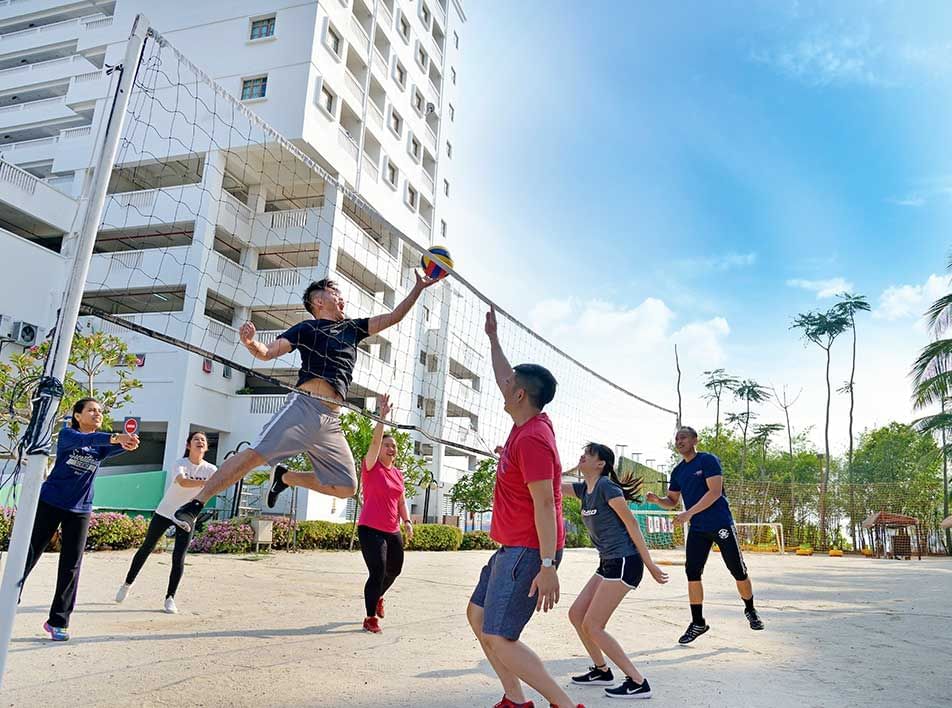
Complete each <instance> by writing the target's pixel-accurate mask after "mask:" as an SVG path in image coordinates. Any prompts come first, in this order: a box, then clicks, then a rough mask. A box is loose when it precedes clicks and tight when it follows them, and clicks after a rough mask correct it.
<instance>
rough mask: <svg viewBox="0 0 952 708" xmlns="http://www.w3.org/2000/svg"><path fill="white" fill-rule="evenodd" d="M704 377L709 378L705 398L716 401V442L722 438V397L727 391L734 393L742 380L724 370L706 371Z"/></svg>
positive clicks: (705, 386)
mask: <svg viewBox="0 0 952 708" xmlns="http://www.w3.org/2000/svg"><path fill="white" fill-rule="evenodd" d="M704 375H705V376H706V377H707V378H706V379H705V381H704V388H706V389H707V393H706V394H704V398H706V399H707V400H708V401H714V440H715V442H716V441H717V440H718V439H719V438H720V437H721V395H722V394H723V393H724V392H725V391H730V392H733V391H734V389H735V388H737V385H738V384H739V383H740V379H738V378H737V377H736V376H731V375H730V374H728V373H727V372H726V371H724V369H711V370H710V371H705V372H704Z"/></svg>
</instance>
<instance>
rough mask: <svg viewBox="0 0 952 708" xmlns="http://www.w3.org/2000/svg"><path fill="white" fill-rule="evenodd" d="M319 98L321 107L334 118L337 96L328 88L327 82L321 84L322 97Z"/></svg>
mask: <svg viewBox="0 0 952 708" xmlns="http://www.w3.org/2000/svg"><path fill="white" fill-rule="evenodd" d="M319 100H320V103H319V105H320V107H321V108H323V109H324V110H325V111H327V113H328V114H329V115H330V117H331V118H334V116H335V110H334V109H335V108H336V105H335V103H336V101H337V96H335V95H334V92H333V91H331V90H330V89H329V88H327V84H323V83H322V84H321V97H320V99H319Z"/></svg>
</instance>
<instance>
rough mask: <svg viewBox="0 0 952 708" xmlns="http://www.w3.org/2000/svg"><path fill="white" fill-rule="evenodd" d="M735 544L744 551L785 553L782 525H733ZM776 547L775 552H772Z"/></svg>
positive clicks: (753, 523) (764, 522) (759, 523)
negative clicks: (735, 535) (735, 536)
mask: <svg viewBox="0 0 952 708" xmlns="http://www.w3.org/2000/svg"><path fill="white" fill-rule="evenodd" d="M734 526H735V528H736V529H737V542H738V544H740V547H741V549H742V550H744V551H753V552H764V553H774V552H776V553H779V554H780V555H784V554H785V553H786V549H787V546H786V543H785V542H784V538H783V524H781V523H775V522H766V521H761V522H751V523H735V524H734ZM774 547H776V551H775V550H774Z"/></svg>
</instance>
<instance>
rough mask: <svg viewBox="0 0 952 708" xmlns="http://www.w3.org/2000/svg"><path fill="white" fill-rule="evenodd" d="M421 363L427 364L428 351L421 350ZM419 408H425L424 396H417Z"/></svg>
mask: <svg viewBox="0 0 952 708" xmlns="http://www.w3.org/2000/svg"><path fill="white" fill-rule="evenodd" d="M420 363H421V364H423V365H424V366H426V351H424V350H423V349H421V350H420ZM417 408H423V396H417Z"/></svg>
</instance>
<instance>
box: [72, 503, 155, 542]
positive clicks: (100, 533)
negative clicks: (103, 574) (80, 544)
mask: <svg viewBox="0 0 952 708" xmlns="http://www.w3.org/2000/svg"><path fill="white" fill-rule="evenodd" d="M148 529H149V524H148V523H146V520H145V519H144V518H143V517H142V516H141V515H140V516H136V517H135V518H134V519H130V518H129V517H128V516H126V515H125V514H119V513H116V512H114V511H107V512H97V513H94V514H93V515H92V517H91V518H90V519H89V535H88V536H87V537H86V550H87V551H109V550H112V551H118V550H122V549H124V548H135V547H137V546H139V545H141V544H142V542H143V541H144V540H145V534H146V531H148Z"/></svg>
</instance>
